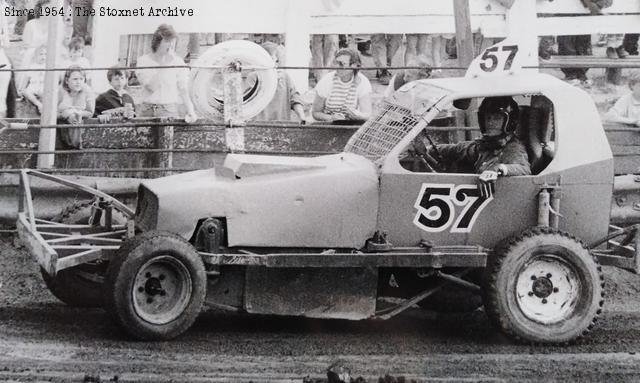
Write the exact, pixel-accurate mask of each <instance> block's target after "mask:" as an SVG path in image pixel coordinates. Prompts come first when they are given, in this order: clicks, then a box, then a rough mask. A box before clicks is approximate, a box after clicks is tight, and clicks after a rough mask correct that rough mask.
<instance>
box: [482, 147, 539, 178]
mask: <svg viewBox="0 0 640 383" xmlns="http://www.w3.org/2000/svg"><path fill="white" fill-rule="evenodd" d="M488 170H493V171H496V172H498V174H499V175H500V176H503V177H512V176H528V175H530V174H531V167H530V165H529V156H528V155H527V150H526V149H525V147H524V145H522V144H521V143H520V142H515V141H512V142H510V143H509V144H507V146H505V147H504V149H503V151H502V153H501V155H500V159H499V163H498V164H497V165H496V166H495V169H488Z"/></svg>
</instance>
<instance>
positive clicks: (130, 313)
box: [104, 231, 207, 340]
mask: <svg viewBox="0 0 640 383" xmlns="http://www.w3.org/2000/svg"><path fill="white" fill-rule="evenodd" d="M206 285H207V276H206V273H205V268H204V263H203V262H202V259H201V258H200V255H199V254H198V253H197V251H196V250H195V248H194V247H193V246H192V245H191V244H190V243H189V242H187V241H185V240H184V239H183V238H181V237H180V236H178V235H175V234H172V233H166V232H155V231H149V232H145V233H142V234H139V235H137V236H136V237H133V238H130V239H128V240H127V241H125V242H124V244H123V245H122V246H121V247H120V249H119V250H118V253H117V254H116V256H115V257H114V258H113V260H112V261H111V262H110V264H109V267H108V269H107V276H106V279H105V288H104V293H105V298H104V301H105V308H106V310H107V312H109V313H110V314H111V316H112V318H113V319H114V320H115V322H116V323H117V324H118V325H120V327H122V328H123V329H124V331H125V332H127V333H128V334H129V335H130V336H132V337H134V338H137V339H140V340H166V339H171V338H175V337H176V336H178V335H180V334H182V333H183V332H184V331H186V330H187V329H188V328H189V327H191V325H192V324H193V322H194V321H195V320H196V317H197V316H198V314H199V313H200V311H201V309H202V305H203V303H204V299H205V295H206V288H207V286H206Z"/></svg>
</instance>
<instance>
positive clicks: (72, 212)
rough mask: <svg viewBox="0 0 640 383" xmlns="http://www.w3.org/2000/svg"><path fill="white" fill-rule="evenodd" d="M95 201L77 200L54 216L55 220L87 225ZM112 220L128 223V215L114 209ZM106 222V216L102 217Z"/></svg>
mask: <svg viewBox="0 0 640 383" xmlns="http://www.w3.org/2000/svg"><path fill="white" fill-rule="evenodd" d="M93 203H94V201H93V200H87V201H77V202H74V203H73V204H71V205H69V206H67V207H65V208H64V209H63V210H62V211H61V212H60V214H58V215H56V216H55V217H53V219H52V221H53V222H60V223H66V224H70V225H87V224H89V223H90V219H91V217H92V213H93V211H92V206H93ZM111 220H112V222H113V223H114V224H118V225H124V224H126V223H127V217H125V216H124V214H122V213H121V212H119V211H118V210H116V209H112V213H111ZM101 221H102V223H104V216H103V217H102V219H101Z"/></svg>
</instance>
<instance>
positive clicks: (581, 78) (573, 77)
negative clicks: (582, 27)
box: [558, 35, 592, 86]
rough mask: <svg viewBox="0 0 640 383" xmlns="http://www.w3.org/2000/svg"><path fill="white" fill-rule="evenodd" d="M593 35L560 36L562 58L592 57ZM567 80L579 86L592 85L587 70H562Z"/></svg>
mask: <svg viewBox="0 0 640 383" xmlns="http://www.w3.org/2000/svg"><path fill="white" fill-rule="evenodd" d="M591 53H592V52H591V35H576V36H558V54H559V55H561V56H591ZM560 70H562V72H563V73H564V76H565V80H567V81H569V82H570V83H572V84H574V85H577V84H580V83H581V84H583V85H586V86H589V85H591V81H590V80H589V79H588V78H587V68H561V69H560Z"/></svg>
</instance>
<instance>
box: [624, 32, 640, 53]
mask: <svg viewBox="0 0 640 383" xmlns="http://www.w3.org/2000/svg"><path fill="white" fill-rule="evenodd" d="M638 36H640V34H638V33H627V34H626V35H624V39H623V40H622V46H623V47H624V50H625V51H627V53H629V54H630V55H633V56H637V55H638Z"/></svg>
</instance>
